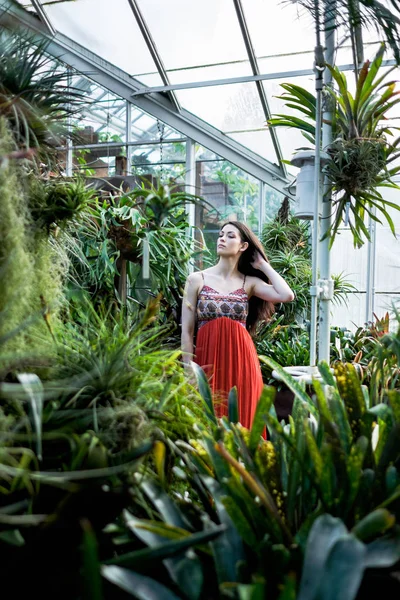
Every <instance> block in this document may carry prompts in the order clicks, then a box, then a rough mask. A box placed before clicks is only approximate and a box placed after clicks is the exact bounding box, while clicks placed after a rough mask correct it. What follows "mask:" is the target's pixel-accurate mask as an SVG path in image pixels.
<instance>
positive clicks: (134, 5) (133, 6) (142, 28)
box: [128, 0, 181, 111]
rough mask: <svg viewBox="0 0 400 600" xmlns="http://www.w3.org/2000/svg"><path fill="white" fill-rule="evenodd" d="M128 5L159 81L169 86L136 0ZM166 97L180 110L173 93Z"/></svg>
mask: <svg viewBox="0 0 400 600" xmlns="http://www.w3.org/2000/svg"><path fill="white" fill-rule="evenodd" d="M128 4H129V6H130V9H131V11H132V12H133V15H134V17H135V19H136V22H137V24H138V27H139V29H140V31H141V34H142V36H143V39H144V41H145V43H146V46H147V47H148V49H149V52H150V54H151V57H152V59H153V60H154V63H155V65H156V67H157V71H158V72H159V74H160V77H161V80H162V81H163V82H164V84H165V85H169V78H168V75H167V71H166V70H165V67H164V64H163V61H162V60H161V56H160V54H159V52H158V50H157V47H156V45H155V43H154V40H153V38H152V35H151V33H150V30H149V28H148V26H147V23H146V21H145V19H144V17H143V15H142V13H141V11H140V8H139V5H138V3H137V1H136V0H128ZM168 96H169V99H170V100H171V102H172V104H173V105H174V106H175V108H176V110H177V111H180V110H181V106H180V104H179V102H178V99H177V97H176V94H174V92H172V91H171V92H168Z"/></svg>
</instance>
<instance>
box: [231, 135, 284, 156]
mask: <svg viewBox="0 0 400 600" xmlns="http://www.w3.org/2000/svg"><path fill="white" fill-rule="evenodd" d="M228 135H229V137H231V138H233V139H234V140H236V141H237V142H239V143H240V144H242V145H243V146H246V148H249V149H250V150H252V151H253V152H255V153H256V154H259V155H260V156H262V157H263V158H266V159H267V160H269V162H272V163H275V164H278V159H277V157H276V153H275V148H274V146H273V143H272V139H271V134H270V132H269V131H268V130H267V129H265V128H264V129H259V130H253V131H243V132H238V133H232V134H228Z"/></svg>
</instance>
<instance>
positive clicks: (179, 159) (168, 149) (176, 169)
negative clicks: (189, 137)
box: [131, 142, 186, 183]
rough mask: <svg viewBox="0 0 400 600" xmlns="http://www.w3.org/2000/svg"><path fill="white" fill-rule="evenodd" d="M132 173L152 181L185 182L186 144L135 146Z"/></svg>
mask: <svg viewBox="0 0 400 600" xmlns="http://www.w3.org/2000/svg"><path fill="white" fill-rule="evenodd" d="M131 154H132V158H131V165H132V166H131V173H132V174H133V175H138V176H141V177H146V178H147V179H148V178H149V177H151V178H152V179H151V180H152V181H153V179H154V181H155V180H156V179H157V178H160V179H161V181H163V182H168V183H175V182H176V183H177V182H183V181H184V178H185V171H186V144H185V143H180V142H177V143H174V144H162V146H160V144H148V145H143V146H133V147H132V150H131Z"/></svg>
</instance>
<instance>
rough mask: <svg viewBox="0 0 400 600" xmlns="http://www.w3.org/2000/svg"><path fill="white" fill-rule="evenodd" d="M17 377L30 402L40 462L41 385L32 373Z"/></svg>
mask: <svg viewBox="0 0 400 600" xmlns="http://www.w3.org/2000/svg"><path fill="white" fill-rule="evenodd" d="M17 377H18V380H19V382H20V384H21V386H22V387H23V389H24V391H25V393H26V395H27V396H28V399H29V402H30V407H31V411H32V420H33V426H34V429H35V433H36V454H37V457H38V459H39V460H42V415H43V384H42V382H41V381H40V379H39V377H38V376H37V375H35V374H34V373H19V374H18V375H17Z"/></svg>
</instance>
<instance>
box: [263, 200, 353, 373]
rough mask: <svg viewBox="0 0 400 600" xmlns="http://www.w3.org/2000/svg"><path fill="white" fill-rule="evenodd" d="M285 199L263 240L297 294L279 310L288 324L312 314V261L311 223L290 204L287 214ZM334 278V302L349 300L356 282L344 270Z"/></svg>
mask: <svg viewBox="0 0 400 600" xmlns="http://www.w3.org/2000/svg"><path fill="white" fill-rule="evenodd" d="M285 203H286V204H287V199H285V200H284V201H283V203H282V206H281V208H280V210H279V212H278V214H277V216H276V217H275V219H273V220H272V221H269V222H267V223H266V224H265V225H264V227H263V230H262V234H261V242H262V244H263V246H264V248H265V251H266V253H267V256H268V259H269V261H270V263H271V265H272V267H273V268H274V269H276V270H277V271H278V273H280V274H281V275H282V277H284V279H285V281H287V283H288V285H289V286H290V287H291V289H292V290H293V292H294V295H295V299H294V301H293V302H289V303H287V304H281V305H279V306H278V307H277V314H278V315H282V316H283V317H284V321H283V322H284V324H285V325H287V324H290V323H293V322H294V321H295V320H296V318H297V319H299V318H301V317H303V318H309V314H310V310H311V296H310V286H311V281H312V265H311V246H310V244H309V225H308V223H304V222H303V221H300V219H296V218H295V217H293V216H292V215H291V214H290V213H289V212H288V206H287V214H286V213H285ZM332 278H333V281H334V296H333V301H334V303H336V304H341V303H346V302H347V297H348V294H349V293H351V292H352V291H354V289H355V288H354V286H353V285H352V284H351V283H349V281H347V280H346V277H345V276H344V275H343V273H341V274H339V275H333V276H332ZM278 362H279V361H278ZM295 364H306V363H295Z"/></svg>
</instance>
